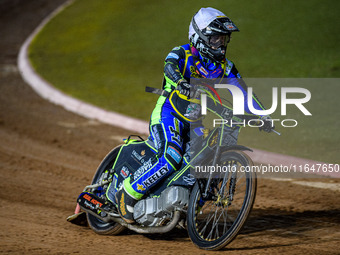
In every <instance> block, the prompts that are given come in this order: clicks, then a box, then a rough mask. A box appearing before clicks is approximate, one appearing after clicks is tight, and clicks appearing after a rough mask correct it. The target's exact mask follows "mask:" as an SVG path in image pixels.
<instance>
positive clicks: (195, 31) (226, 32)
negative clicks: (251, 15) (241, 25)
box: [189, 7, 239, 63]
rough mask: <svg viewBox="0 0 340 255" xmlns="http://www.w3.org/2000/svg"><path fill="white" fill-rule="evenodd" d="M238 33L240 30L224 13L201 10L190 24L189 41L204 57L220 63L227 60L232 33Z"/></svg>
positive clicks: (207, 9)
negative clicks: (228, 44)
mask: <svg viewBox="0 0 340 255" xmlns="http://www.w3.org/2000/svg"><path fill="white" fill-rule="evenodd" d="M236 31H239V29H238V28H237V27H236V26H235V24H234V23H233V22H232V21H231V20H230V19H229V18H228V17H227V16H226V15H225V14H224V13H223V12H221V11H219V10H217V9H214V8H211V7H208V8H201V9H200V10H199V11H198V12H197V13H196V14H195V15H194V16H193V17H192V20H191V22H190V26H189V41H190V43H191V44H192V46H194V47H195V48H196V49H197V50H198V51H199V52H200V53H201V54H202V55H203V56H204V57H207V58H209V59H211V60H213V61H215V62H218V63H219V62H221V61H223V60H224V58H225V54H226V50H227V43H228V42H229V41H230V35H231V33H232V32H236Z"/></svg>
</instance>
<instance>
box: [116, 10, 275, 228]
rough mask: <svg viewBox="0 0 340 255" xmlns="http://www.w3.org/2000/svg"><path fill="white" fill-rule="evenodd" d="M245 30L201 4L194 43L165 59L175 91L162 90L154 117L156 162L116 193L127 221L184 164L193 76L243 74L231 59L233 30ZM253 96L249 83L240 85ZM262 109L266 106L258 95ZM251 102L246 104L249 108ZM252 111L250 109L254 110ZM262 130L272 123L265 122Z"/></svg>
mask: <svg viewBox="0 0 340 255" xmlns="http://www.w3.org/2000/svg"><path fill="white" fill-rule="evenodd" d="M236 31H239V30H238V28H237V27H236V26H235V24H234V23H233V22H232V21H231V20H230V19H229V18H228V17H227V16H226V15H225V14H224V13H222V12H221V11H219V10H216V9H214V8H211V7H208V8H201V9H200V10H199V11H198V12H197V13H196V14H195V15H194V17H193V18H192V20H191V23H190V26H189V41H190V44H185V45H182V46H179V47H175V48H174V49H172V51H171V52H170V53H169V54H168V56H167V57H166V59H165V66H164V78H165V79H164V84H163V89H164V90H165V91H167V92H172V91H173V90H175V92H174V93H172V94H171V96H170V97H169V96H165V95H161V96H160V97H159V99H158V101H157V104H156V107H155V108H154V110H153V113H152V115H151V120H150V138H149V139H151V140H152V141H153V142H154V144H155V146H156V149H157V151H158V153H157V154H155V156H154V157H153V159H152V161H151V162H152V164H151V165H150V167H149V168H148V169H146V170H145V171H144V172H143V173H142V174H141V175H140V176H139V177H138V178H137V179H135V180H132V179H130V178H127V179H125V181H124V185H123V186H122V188H121V189H120V190H119V191H118V192H117V193H116V202H117V205H118V206H117V207H118V211H119V214H120V215H121V217H122V218H123V219H124V220H125V221H126V222H127V223H133V222H134V219H133V206H134V205H135V204H136V202H137V201H138V200H140V199H141V198H142V197H143V195H144V194H145V193H146V192H147V190H149V189H150V188H151V187H153V186H155V185H156V184H157V183H159V182H160V181H161V180H162V179H164V178H165V177H166V176H168V175H169V174H171V173H172V172H173V171H175V170H178V169H179V168H180V165H181V162H182V158H183V153H184V144H185V139H187V136H188V133H189V123H190V122H191V121H192V118H194V117H193V115H195V113H197V109H193V105H197V104H190V96H192V91H193V90H192V89H191V88H192V86H191V84H190V78H198V77H200V78H212V79H214V78H240V77H241V76H240V74H239V73H238V71H237V69H236V67H235V65H234V64H233V62H231V61H230V60H228V59H226V57H225V55H226V49H227V44H228V43H229V41H230V38H231V33H232V32H236ZM235 85H236V86H238V87H240V89H241V90H242V91H243V93H244V95H245V96H246V95H247V90H246V88H245V85H244V84H243V85H240V84H235ZM254 96H255V95H254ZM253 105H254V107H255V108H256V109H258V110H263V109H264V107H263V106H262V105H261V104H260V103H259V101H258V100H255V99H253ZM247 109H248V107H246V110H247ZM248 112H249V111H248ZM262 129H263V130H265V131H267V132H270V131H271V129H272V127H271V124H270V122H269V121H265V122H264V125H263V126H262Z"/></svg>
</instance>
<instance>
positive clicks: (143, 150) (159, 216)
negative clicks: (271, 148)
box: [68, 90, 258, 250]
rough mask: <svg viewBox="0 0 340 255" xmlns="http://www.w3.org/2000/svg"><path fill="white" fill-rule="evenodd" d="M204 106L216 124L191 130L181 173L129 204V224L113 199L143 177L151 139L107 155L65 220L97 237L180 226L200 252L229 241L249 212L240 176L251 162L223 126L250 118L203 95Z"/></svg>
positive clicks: (250, 183)
mask: <svg viewBox="0 0 340 255" xmlns="http://www.w3.org/2000/svg"><path fill="white" fill-rule="evenodd" d="M198 91H202V90H198ZM172 93H175V91H173V92H172ZM207 108H208V110H209V111H211V112H213V113H214V114H215V115H217V116H218V117H219V118H221V119H223V120H224V121H223V122H221V123H222V124H221V125H217V126H216V127H214V128H212V129H210V130H209V129H204V128H202V127H197V128H195V127H193V128H191V130H193V132H190V142H188V144H187V146H186V151H185V153H184V156H183V160H182V166H181V168H180V169H179V170H177V171H175V172H173V173H172V174H171V175H170V176H168V177H167V178H166V179H165V180H164V181H163V182H162V183H161V184H157V185H156V186H155V187H153V188H152V189H151V190H150V191H149V192H148V193H147V194H146V195H145V196H144V197H143V199H142V200H140V201H138V202H137V203H136V205H135V206H134V214H133V216H134V219H135V223H134V224H128V223H126V222H125V221H124V220H123V219H121V217H120V216H119V214H118V211H117V207H116V206H117V205H116V202H115V197H114V195H115V193H116V192H117V191H118V190H119V188H120V187H121V186H122V183H123V181H124V180H125V179H126V178H128V177H130V178H132V179H136V178H138V176H140V175H141V174H142V173H143V172H144V171H146V170H147V169H148V168H149V167H150V162H151V157H152V156H153V155H154V154H155V153H156V149H155V145H154V144H153V142H152V141H151V140H149V139H147V140H143V139H142V138H141V137H137V136H130V137H129V138H127V139H126V140H125V143H124V144H122V145H119V146H117V147H115V148H114V149H112V151H110V152H109V153H108V154H107V156H106V157H105V158H104V159H103V161H102V162H101V164H100V165H99V167H98V169H97V171H96V173H95V174H94V177H93V180H92V183H91V185H88V186H86V187H85V188H84V190H83V192H82V193H81V194H80V195H79V197H78V199H77V209H76V214H74V215H72V216H70V217H69V218H68V221H70V222H73V223H77V222H79V219H80V218H82V217H85V215H86V219H87V223H88V225H89V226H90V228H91V229H92V230H93V231H94V232H96V233H97V234H100V235H117V234H119V233H120V232H122V231H123V230H124V229H126V228H127V229H130V230H132V231H135V232H137V233H141V234H153V233H167V232H169V231H171V230H172V229H174V228H175V227H179V228H186V229H187V231H188V234H189V237H190V239H191V240H192V242H193V243H194V244H195V245H196V246H198V247H199V248H201V249H206V250H219V249H221V248H223V247H225V246H226V245H227V244H228V243H230V242H231V241H232V240H233V239H234V238H235V237H236V236H237V234H238V233H239V232H240V230H241V228H242V227H243V226H244V224H245V222H246V220H247V218H248V216H249V214H250V211H251V209H252V207H253V203H254V200H255V195H256V183H257V180H256V173H255V172H252V171H245V169H251V166H252V165H253V162H252V160H251V159H250V157H249V156H248V155H247V154H246V153H245V152H244V151H251V149H249V148H247V147H245V146H241V145H238V144H237V139H238V135H239V127H237V126H234V127H231V126H230V125H229V126H228V125H227V124H226V123H228V121H225V120H232V119H233V118H234V119H235V118H236V120H237V121H238V122H241V120H242V119H246V118H253V117H254V115H253V116H249V115H248V116H246V115H244V116H233V114H232V109H231V107H230V106H228V105H227V103H222V104H219V103H218V104H216V100H215V99H214V98H213V96H211V95H210V96H208V100H207ZM257 117H258V116H257ZM229 123H230V122H229ZM197 130H198V131H197ZM80 210H81V211H80ZM81 216H82V217H81Z"/></svg>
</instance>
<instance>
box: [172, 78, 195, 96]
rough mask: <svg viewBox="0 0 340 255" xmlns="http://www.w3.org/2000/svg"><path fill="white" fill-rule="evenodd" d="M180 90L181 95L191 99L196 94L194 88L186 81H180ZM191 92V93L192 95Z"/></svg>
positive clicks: (178, 87)
mask: <svg viewBox="0 0 340 255" xmlns="http://www.w3.org/2000/svg"><path fill="white" fill-rule="evenodd" d="M176 89H178V90H179V93H181V94H182V95H184V96H186V97H188V98H191V97H192V96H193V94H194V89H193V87H192V86H191V85H190V84H189V83H188V82H187V81H186V80H184V79H183V80H180V81H179V82H178V86H177V88H176ZM190 92H191V93H190Z"/></svg>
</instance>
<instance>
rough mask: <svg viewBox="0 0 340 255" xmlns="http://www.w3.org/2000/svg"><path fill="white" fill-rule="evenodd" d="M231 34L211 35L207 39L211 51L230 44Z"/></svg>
mask: <svg viewBox="0 0 340 255" xmlns="http://www.w3.org/2000/svg"><path fill="white" fill-rule="evenodd" d="M230 38H231V34H226V35H212V36H210V39H209V44H210V46H211V47H212V48H213V49H218V48H219V47H221V46H225V47H227V44H228V43H229V42H230Z"/></svg>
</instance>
